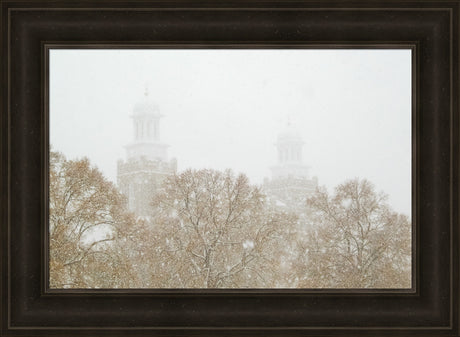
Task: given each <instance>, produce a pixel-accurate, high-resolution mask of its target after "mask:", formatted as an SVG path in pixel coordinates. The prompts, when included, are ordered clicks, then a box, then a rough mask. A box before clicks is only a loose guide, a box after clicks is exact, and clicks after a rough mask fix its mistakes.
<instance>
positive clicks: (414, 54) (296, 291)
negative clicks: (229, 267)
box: [41, 41, 420, 297]
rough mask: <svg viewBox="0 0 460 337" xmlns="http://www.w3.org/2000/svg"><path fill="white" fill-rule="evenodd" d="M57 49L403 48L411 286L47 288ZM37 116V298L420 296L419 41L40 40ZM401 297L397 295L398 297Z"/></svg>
mask: <svg viewBox="0 0 460 337" xmlns="http://www.w3.org/2000/svg"><path fill="white" fill-rule="evenodd" d="M53 49H54V50H59V49H82V50H83V49H87V50H91V49H98V50H114V49H122V50H126V49H131V50H136V49H137V50H142V49H144V50H147V49H149V50H152V49H162V50H165V49H169V50H193V49H195V50H200V49H203V50H204V49H208V50H219V49H244V50H251V49H252V50H270V49H286V50H290V49H291V50H294V49H317V50H327V49H344V50H352V49H369V50H372V49H382V50H391V49H395V50H398V49H406V50H411V96H412V97H411V180H412V181H411V191H412V192H411V197H412V202H411V236H412V238H411V249H412V254H411V260H412V263H411V264H412V272H411V274H412V275H411V281H412V282H411V283H412V286H411V288H401V289H395V288H235V289H229V288H216V289H210V288H110V289H108V288H98V289H94V288H72V289H56V288H50V287H49V235H48V234H49V233H48V228H49V214H48V212H49V158H48V156H49V99H50V97H49V52H50V50H53ZM41 51H42V52H41V55H42V58H41V78H42V86H41V99H42V104H41V113H42V121H43V129H42V135H41V140H42V149H43V150H44V151H42V158H43V165H42V172H41V177H42V181H43V184H42V193H41V194H42V196H43V198H42V205H41V209H42V211H43V212H42V214H43V216H42V219H41V222H42V224H43V225H42V226H41V242H42V244H41V256H42V259H41V260H42V263H43V268H41V274H42V275H41V296H43V297H48V296H53V297H54V296H56V295H60V296H62V295H65V296H68V295H70V296H78V297H81V296H82V295H91V297H92V296H95V295H96V296H107V295H116V296H117V297H120V296H122V297H125V296H128V297H130V296H136V297H137V296H149V297H150V296H153V297H158V296H161V297H163V296H166V297H183V296H187V297H188V296H192V297H197V296H198V297H208V296H211V297H219V296H223V297H225V296H228V295H232V297H247V296H248V295H259V296H263V297H266V296H269V297H277V296H278V297H279V296H282V297H296V296H299V295H300V296H302V295H307V296H308V295H310V296H314V295H320V296H321V297H323V296H328V297H329V296H331V297H338V295H340V297H343V296H346V297H348V296H351V297H356V296H358V297H382V296H383V297H401V296H402V297H407V296H410V297H413V296H415V297H419V296H420V293H419V289H420V284H419V282H420V251H419V249H418V247H419V246H420V244H419V240H420V238H419V230H418V219H419V209H420V207H418V205H419V203H420V197H419V194H420V188H419V187H418V186H419V176H420V174H419V173H418V171H419V169H420V163H419V158H420V157H419V156H417V153H418V152H419V149H418V144H420V141H419V132H417V131H418V130H417V129H418V120H419V117H418V114H419V110H420V108H419V99H418V95H417V93H418V92H419V76H418V72H419V67H418V65H419V62H418V54H419V52H418V51H419V42H418V41H397V42H395V41H390V42H381V41H366V42H360V43H356V42H352V41H350V42H344V41H340V42H330V41H327V42H321V41H319V42H318V41H315V42H314V43H307V42H305V41H299V42H293V41H289V42H286V41H271V42H270V43H267V42H266V41H250V42H248V41H244V42H241V41H234V42H227V43H222V42H221V41H206V42H190V41H183V42H181V41H178V42H174V43H165V42H164V41H158V42H157V41H147V42H145V41H133V42H130V43H127V42H125V41H124V42H113V41H108V42H101V41H97V42H94V41H85V42H81V41H80V42H73V41H42V42H41ZM398 295H399V296H398Z"/></svg>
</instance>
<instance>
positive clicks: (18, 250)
mask: <svg viewBox="0 0 460 337" xmlns="http://www.w3.org/2000/svg"><path fill="white" fill-rule="evenodd" d="M459 4H460V3H459V2H458V1H423V0H419V1H399V0H394V1H387V2H385V3H382V2H379V1H372V0H368V1H338V0H337V1H322V2H315V1H308V0H300V1H265V2H262V1H256V0H253V1H225V2H212V1H197V2H192V1H130V2H128V1H119V2H117V1H105V0H103V1H99V2H90V1H78V2H75V1H64V0H59V1H44V0H37V1H15V0H2V1H1V45H2V59H1V60H2V61H1V66H2V68H1V69H2V71H1V73H2V91H1V104H2V105H1V106H2V118H1V130H2V131H1V156H2V164H1V171H2V183H1V191H2V230H1V240H2V241H1V259H0V261H1V279H0V280H1V281H0V282H1V286H0V297H1V315H0V319H1V335H2V336H77V335H91V336H102V335H110V336H126V335H142V336H227V335H232V336H242V335H244V336H250V335H258V336H275V335H276V336H300V335H305V336H307V335H308V336H318V335H321V336H332V335H345V336H356V335H369V336H378V335H382V336H383V335H401V336H402V335H404V336H407V335H414V336H428V335H432V336H441V335H442V336H459V325H458V323H459V301H458V300H459V230H458V229H459V228H458V227H459V226H458V220H459V219H458V202H459V198H458V193H459V188H458V173H459V172H458V169H459V166H458V159H459V156H458V152H459V146H458V141H459V137H458V131H459V128H458V123H459V119H458V89H459V86H458V84H459V73H458V62H459V57H458V56H459V54H458V52H459V44H458V37H459V22H458V20H459ZM59 45H61V46H63V45H72V46H85V47H90V48H91V47H98V48H100V47H101V46H102V47H104V46H105V47H114V46H116V47H123V48H142V47H145V46H150V47H151V46H153V47H155V48H222V47H226V48H264V47H270V48H299V47H300V46H304V47H305V46H307V47H317V48H391V47H399V48H401V47H405V48H411V49H412V51H413V97H412V102H413V134H412V137H413V154H412V164H413V181H412V183H413V186H414V187H413V196H412V204H413V214H412V219H413V223H414V227H413V228H414V236H413V244H414V247H415V254H414V261H415V263H414V268H413V280H414V282H413V288H412V289H410V290H358V289H356V290H335V289H323V290H305V289H299V290H293V289H291V290H286V289H280V290H263V291H261V290H231V291H230V290H187V291H186V290H180V289H177V290H99V291H98V290H50V289H48V286H47V283H48V282H47V275H48V272H47V265H48V263H47V244H46V238H47V232H46V231H47V220H48V219H47V207H48V200H47V187H48V184H47V173H48V128H47V125H48V119H47V117H48V115H47V103H48V101H47V84H46V82H45V78H46V76H45V74H46V73H47V68H46V65H47V62H46V61H47V59H46V55H47V54H46V52H47V50H48V48H49V47H50V46H59Z"/></svg>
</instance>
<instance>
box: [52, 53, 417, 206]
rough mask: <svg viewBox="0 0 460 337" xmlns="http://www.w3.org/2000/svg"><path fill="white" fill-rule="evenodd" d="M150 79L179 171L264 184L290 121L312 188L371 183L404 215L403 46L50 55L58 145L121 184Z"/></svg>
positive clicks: (407, 126)
mask: <svg viewBox="0 0 460 337" xmlns="http://www.w3.org/2000/svg"><path fill="white" fill-rule="evenodd" d="M146 85H147V86H148V89H149V97H150V98H151V99H152V100H153V101H155V102H156V104H157V105H158V106H159V107H160V110H161V113H162V114H163V115H164V118H163V119H162V120H161V125H160V130H161V140H162V141H163V142H165V143H167V144H169V145H170V147H169V149H168V151H169V157H170V158H177V161H178V171H182V170H184V169H186V168H189V167H193V168H214V169H218V170H224V169H226V168H232V169H233V170H234V171H235V172H243V173H245V174H246V175H248V177H249V178H250V180H251V182H252V183H257V184H259V183H262V182H263V179H264V178H265V177H267V178H269V177H270V176H271V174H270V169H269V168H270V166H272V165H274V164H275V163H276V160H277V155H276V149H275V146H274V143H275V141H276V137H277V135H278V133H280V132H282V131H283V129H284V128H285V127H286V125H287V123H288V120H290V121H291V123H292V124H294V125H295V126H296V128H297V130H298V131H299V132H300V134H301V136H302V138H303V140H304V141H305V145H304V151H303V161H304V163H305V164H307V165H309V166H310V167H311V169H310V173H311V175H312V176H317V177H318V180H319V185H325V186H327V187H328V188H329V189H330V190H332V188H333V187H334V186H336V185H337V184H339V183H342V182H344V181H345V180H346V179H350V178H354V177H360V178H367V179H369V180H370V181H371V182H373V183H374V184H375V186H376V188H377V190H379V191H380V190H383V191H384V192H385V193H387V194H388V195H389V203H390V205H391V206H392V207H393V208H394V209H395V210H397V211H400V212H403V213H405V214H407V215H410V211H411V52H410V50H311V49H310V50H307V49H304V50H78V49H74V50H51V51H50V143H51V145H52V147H53V149H54V150H58V151H61V152H63V153H64V154H65V155H66V156H67V157H68V158H71V159H72V158H76V157H83V156H86V157H88V158H89V159H90V160H91V162H92V163H93V164H95V165H97V166H98V167H99V169H100V170H102V172H103V173H104V174H105V175H106V176H107V178H109V179H110V180H112V181H113V182H116V165H117V160H118V159H125V155H126V154H125V149H124V145H126V144H128V143H129V142H130V141H131V140H132V139H133V130H132V121H131V119H130V117H129V116H130V114H131V113H132V109H133V106H134V105H135V104H136V103H137V102H139V101H141V100H142V99H143V94H144V91H145V86H146Z"/></svg>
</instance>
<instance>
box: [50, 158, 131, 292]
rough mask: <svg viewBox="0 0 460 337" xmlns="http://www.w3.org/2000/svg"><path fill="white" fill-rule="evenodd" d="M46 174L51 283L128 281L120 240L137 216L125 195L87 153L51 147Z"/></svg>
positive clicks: (72, 284) (76, 285) (114, 284)
mask: <svg viewBox="0 0 460 337" xmlns="http://www.w3.org/2000/svg"><path fill="white" fill-rule="evenodd" d="M49 179H50V180H49V186H50V187H49V192H50V197H49V218H50V222H49V239H50V242H49V244H50V286H51V287H54V288H62V287H72V288H88V287H89V288H91V287H110V288H114V287H124V286H128V285H129V282H130V280H132V277H131V276H132V275H131V276H130V277H127V275H128V274H129V271H130V267H129V265H130V262H129V261H128V260H127V256H126V254H124V253H123V251H122V250H120V249H119V244H120V242H122V241H120V239H121V238H122V237H123V236H124V237H126V236H127V235H128V234H127V233H128V232H129V231H130V228H131V227H132V224H134V223H135V221H134V219H133V217H132V215H130V214H129V213H128V212H127V210H126V206H125V200H124V197H123V196H122V195H121V194H120V193H119V192H118V190H117V189H116V187H115V186H114V185H113V184H112V183H111V182H109V181H107V180H106V179H105V178H104V177H103V175H102V174H101V172H100V171H99V170H98V169H97V168H95V167H92V166H91V165H90V163H89V161H88V159H86V158H84V159H81V160H67V159H66V158H65V157H64V156H63V155H62V154H60V153H57V152H52V151H51V152H50V175H49ZM115 243H118V246H117V247H115Z"/></svg>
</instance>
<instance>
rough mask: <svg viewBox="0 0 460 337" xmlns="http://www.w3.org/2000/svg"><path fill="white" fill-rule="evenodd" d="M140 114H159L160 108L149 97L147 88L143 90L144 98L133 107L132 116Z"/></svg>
mask: <svg viewBox="0 0 460 337" xmlns="http://www.w3.org/2000/svg"><path fill="white" fill-rule="evenodd" d="M142 115H160V108H159V107H158V105H157V104H155V103H154V102H153V101H152V100H151V99H150V97H149V92H148V90H145V93H144V98H143V99H142V100H141V101H140V102H138V103H136V104H135V105H134V108H133V116H142Z"/></svg>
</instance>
